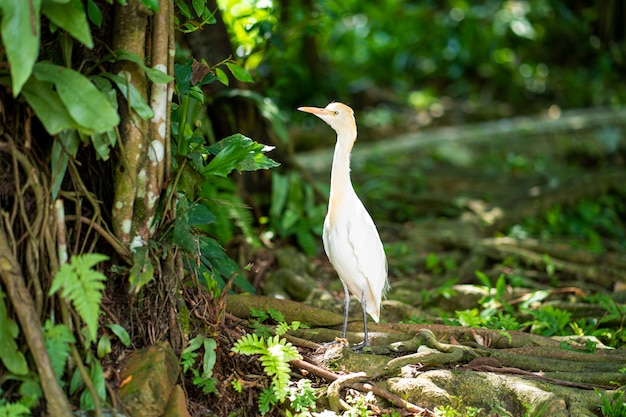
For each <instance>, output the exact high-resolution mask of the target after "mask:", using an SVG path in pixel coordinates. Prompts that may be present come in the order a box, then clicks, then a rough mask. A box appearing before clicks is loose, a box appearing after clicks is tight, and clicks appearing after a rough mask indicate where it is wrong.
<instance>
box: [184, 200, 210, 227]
mask: <svg viewBox="0 0 626 417" xmlns="http://www.w3.org/2000/svg"><path fill="white" fill-rule="evenodd" d="M188 216H189V221H188V222H189V225H191V226H195V225H207V224H211V223H213V222H215V221H216V220H217V217H215V214H213V212H212V211H211V210H210V209H209V208H208V207H207V206H205V205H204V204H194V205H193V206H191V208H190V209H189V214H188Z"/></svg>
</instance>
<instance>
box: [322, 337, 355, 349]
mask: <svg viewBox="0 0 626 417" xmlns="http://www.w3.org/2000/svg"><path fill="white" fill-rule="evenodd" d="M334 345H344V346H350V342H348V339H344V338H342V337H335V340H333V341H332V342H326V343H322V346H324V347H328V346H334Z"/></svg>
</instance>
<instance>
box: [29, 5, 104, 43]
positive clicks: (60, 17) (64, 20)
mask: <svg viewBox="0 0 626 417" xmlns="http://www.w3.org/2000/svg"><path fill="white" fill-rule="evenodd" d="M77 5H81V7H82V3H80V2H71V4H69V5H68V4H60V3H55V2H52V1H44V2H43V3H42V5H41V13H42V14H44V15H46V16H47V17H48V19H50V21H51V22H52V23H54V24H55V25H57V26H58V27H60V28H61V29H63V30H65V31H66V32H67V33H69V34H70V35H72V37H74V38H75V39H76V40H78V41H79V42H80V43H82V44H83V45H85V46H86V47H87V48H90V49H91V48H93V40H92V39H91V31H90V30H89V22H87V15H86V14H85V11H84V10H81V9H79V8H78V7H77Z"/></svg>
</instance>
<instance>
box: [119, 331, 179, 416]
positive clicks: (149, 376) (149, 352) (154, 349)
mask: <svg viewBox="0 0 626 417" xmlns="http://www.w3.org/2000/svg"><path fill="white" fill-rule="evenodd" d="M179 374H180V365H179V363H178V358H177V357H176V355H175V354H174V352H173V351H172V348H171V347H170V345H169V343H167V342H159V343H156V344H154V345H152V346H149V347H147V348H145V349H142V350H139V351H136V352H134V353H133V354H132V355H131V357H130V359H129V360H128V362H127V363H126V366H125V367H124V369H123V370H122V374H121V379H122V385H121V386H120V389H119V394H120V397H121V399H122V403H123V405H124V408H125V411H126V413H127V415H128V417H161V416H163V415H164V412H165V409H166V406H167V405H168V403H171V402H172V401H175V402H177V403H179V398H178V395H179V394H178V393H177V391H176V390H175V389H174V388H175V384H176V381H177V380H178V376H179ZM173 396H176V398H174V399H171V398H170V397H173ZM183 403H184V401H183ZM187 415H188V414H187ZM171 416H185V414H168V417H171Z"/></svg>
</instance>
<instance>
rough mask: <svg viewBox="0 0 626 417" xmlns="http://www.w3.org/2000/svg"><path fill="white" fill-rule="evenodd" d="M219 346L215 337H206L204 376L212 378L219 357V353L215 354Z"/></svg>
mask: <svg viewBox="0 0 626 417" xmlns="http://www.w3.org/2000/svg"><path fill="white" fill-rule="evenodd" d="M216 348H217V343H216V342H215V339H212V338H209V337H207V338H205V339H204V361H203V368H202V369H203V376H204V377H205V378H210V377H211V375H213V367H214V366H215V361H216V359H217V355H216V354H215V349H216Z"/></svg>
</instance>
